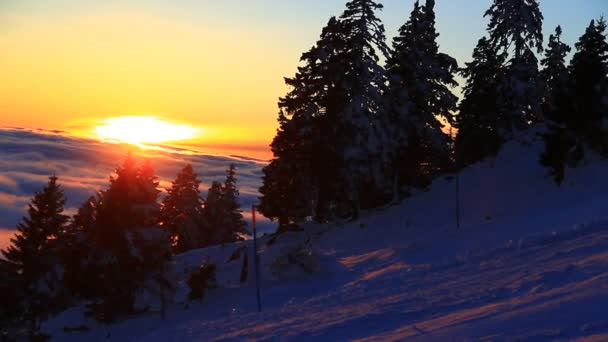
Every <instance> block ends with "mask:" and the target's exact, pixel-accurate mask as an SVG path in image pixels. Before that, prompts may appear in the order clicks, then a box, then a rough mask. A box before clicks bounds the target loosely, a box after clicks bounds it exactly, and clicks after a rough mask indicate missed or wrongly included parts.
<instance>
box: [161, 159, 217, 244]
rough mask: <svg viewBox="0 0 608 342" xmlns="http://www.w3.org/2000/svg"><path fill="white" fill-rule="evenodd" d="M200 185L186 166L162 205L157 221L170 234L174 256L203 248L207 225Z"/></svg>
mask: <svg viewBox="0 0 608 342" xmlns="http://www.w3.org/2000/svg"><path fill="white" fill-rule="evenodd" d="M200 183H201V181H200V180H198V178H197V174H196V173H194V170H193V169H192V165H190V164H188V165H186V166H185V167H184V168H183V169H182V170H181V171H180V172H179V173H178V174H177V177H176V178H175V180H174V181H173V183H172V186H171V188H170V189H168V190H167V197H165V199H164V200H163V202H162V205H161V211H160V221H161V223H162V225H163V228H166V229H168V230H169V231H170V232H171V234H172V236H173V240H174V250H175V252H176V253H182V252H185V251H188V250H191V249H196V248H202V247H204V246H205V237H206V236H207V235H208V234H209V225H208V224H207V221H206V219H205V216H204V205H205V203H204V200H203V198H202V197H201V194H200V190H199V186H200Z"/></svg>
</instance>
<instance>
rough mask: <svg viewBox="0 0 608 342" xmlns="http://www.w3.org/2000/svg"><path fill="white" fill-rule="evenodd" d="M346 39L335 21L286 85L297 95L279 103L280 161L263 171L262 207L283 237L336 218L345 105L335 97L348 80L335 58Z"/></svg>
mask: <svg viewBox="0 0 608 342" xmlns="http://www.w3.org/2000/svg"><path fill="white" fill-rule="evenodd" d="M342 36H343V35H342V24H341V22H340V21H339V20H337V19H336V18H335V17H332V18H331V19H330V20H329V22H328V23H327V26H326V27H325V28H324V29H323V32H322V34H321V38H320V39H319V41H318V42H317V43H316V45H315V46H314V47H312V48H311V49H310V50H309V51H307V52H305V53H304V54H303V55H302V57H301V62H302V64H303V65H302V66H300V67H299V68H298V72H297V73H296V75H295V76H294V77H292V78H286V79H285V83H286V85H288V86H289V87H290V88H291V90H290V91H289V92H288V93H287V94H286V95H285V96H284V97H282V98H281V99H280V100H279V108H280V111H279V117H278V121H279V129H278V130H277V134H276V136H275V138H274V139H273V141H272V144H271V149H272V152H273V155H274V158H273V160H272V161H271V162H270V164H269V165H268V166H266V167H265V168H264V170H263V171H264V183H263V186H262V187H261V188H260V193H261V194H262V196H261V197H260V206H259V210H260V212H261V213H262V214H264V215H265V216H266V217H268V218H270V219H278V220H279V231H285V230H288V229H290V227H292V225H293V224H294V223H295V222H300V221H302V220H304V218H306V217H309V216H315V218H317V219H319V220H320V221H323V220H325V219H326V218H328V217H329V216H330V214H329V213H328V211H329V208H330V207H331V204H330V203H331V202H332V201H333V198H332V197H331V196H330V194H331V193H333V192H334V191H333V186H334V184H332V182H331V179H332V178H335V177H337V176H331V175H333V174H335V170H336V169H337V163H336V158H335V155H336V152H335V149H334V146H333V144H331V143H330V140H331V138H332V135H333V130H334V127H333V122H334V121H335V118H334V117H335V115H333V114H332V113H335V108H336V106H337V105H336V104H337V103H342V102H343V101H342V100H341V97H340V96H339V94H338V92H336V91H334V89H335V88H336V87H337V86H336V85H337V84H338V83H339V82H338V81H336V80H337V79H338V77H340V76H341V74H342V71H341V70H342V69H341V68H342V66H341V65H340V64H339V63H337V58H336V57H335V56H336V53H337V52H336V51H337V50H339V49H340V48H341V47H343V46H344V43H343V37H342ZM330 174H331V175H330Z"/></svg>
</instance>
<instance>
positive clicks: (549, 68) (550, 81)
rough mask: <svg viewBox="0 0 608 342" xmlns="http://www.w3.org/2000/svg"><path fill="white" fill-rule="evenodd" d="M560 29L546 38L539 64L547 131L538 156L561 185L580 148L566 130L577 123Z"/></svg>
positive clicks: (580, 153)
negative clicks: (545, 45)
mask: <svg viewBox="0 0 608 342" xmlns="http://www.w3.org/2000/svg"><path fill="white" fill-rule="evenodd" d="M561 35H562V29H561V27H560V26H558V27H557V28H556V29H555V33H554V34H552V35H550V36H549V44H548V47H547V49H546V50H545V58H544V59H543V60H542V61H541V64H542V65H543V70H542V71H541V79H542V82H543V92H542V94H543V98H542V105H543V115H544V118H545V119H546V120H547V128H548V130H547V132H545V133H544V134H543V140H544V141H545V150H544V151H543V153H542V154H541V156H540V162H541V164H542V165H544V166H546V167H548V168H549V175H551V176H552V177H553V179H554V180H555V181H556V182H557V183H558V184H561V183H562V182H563V180H564V177H565V167H566V165H569V166H572V167H574V166H576V165H577V164H578V162H579V161H580V159H581V158H582V157H583V151H584V150H583V149H582V145H580V144H579V139H578V138H577V136H576V133H575V132H574V131H573V130H571V129H570V127H572V125H576V124H577V122H576V121H577V120H578V119H577V118H576V116H574V115H572V114H573V112H574V107H573V101H572V93H571V89H570V88H571V85H570V75H569V71H568V68H567V67H566V56H567V55H568V53H569V52H570V47H569V46H568V45H566V44H565V43H563V42H562V41H561Z"/></svg>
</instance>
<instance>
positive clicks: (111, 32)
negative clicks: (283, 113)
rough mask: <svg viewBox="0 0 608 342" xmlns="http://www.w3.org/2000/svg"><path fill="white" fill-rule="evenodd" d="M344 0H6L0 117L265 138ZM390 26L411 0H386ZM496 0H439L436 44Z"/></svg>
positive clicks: (581, 24) (465, 35) (235, 141)
mask: <svg viewBox="0 0 608 342" xmlns="http://www.w3.org/2000/svg"><path fill="white" fill-rule="evenodd" d="M345 3H346V1H345V0H214V1H210V0H172V1H170V0H165V1H160V0H130V1H127V0H104V1H99V0H71V1H68V0H0V80H1V82H0V125H11V126H27V127H38V128H52V129H64V130H69V131H79V132H83V131H86V130H88V129H90V127H91V126H92V125H95V124H97V123H98V122H99V120H100V119H101V118H106V117H113V116H121V115H143V114H147V115H157V116H162V117H165V118H168V119H170V120H173V121H179V122H184V123H188V124H191V125H194V126H198V127H203V128H205V132H206V133H205V135H204V136H202V137H201V138H200V139H198V141H197V143H200V144H201V145H204V146H212V145H235V146H241V147H252V148H256V147H265V146H267V145H268V143H269V142H270V140H271V139H272V136H273V135H274V133H275V130H276V114H277V106H276V103H277V98H278V97H279V96H281V95H283V94H284V93H285V91H286V87H285V86H284V84H283V77H284V76H291V75H292V74H293V73H294V72H295V68H296V66H297V65H298V59H299V57H300V55H301V53H302V52H303V51H305V50H307V49H308V48H309V47H311V46H312V45H313V44H314V42H315V41H316V40H317V37H318V36H319V33H320V31H321V28H322V27H323V25H324V24H325V23H326V22H327V19H328V18H329V17H330V16H331V15H339V14H340V13H341V12H342V10H343V7H344V4H345ZM382 3H383V4H384V5H385V9H384V11H383V12H382V13H381V14H380V16H381V17H382V18H383V19H384V21H385V25H386V29H387V36H388V37H392V36H393V35H394V34H395V32H396V30H397V28H398V27H399V26H400V25H401V24H403V23H404V22H405V21H406V20H407V17H408V15H409V12H410V10H411V7H412V4H413V0H385V1H382ZM490 4H491V0H437V25H438V30H439V32H440V33H441V37H440V39H439V42H440V45H441V49H442V50H443V51H444V52H447V53H449V54H451V55H452V56H454V57H455V58H457V59H458V61H459V62H460V63H463V62H465V61H467V60H468V59H469V56H470V55H471V52H472V49H473V47H474V46H475V44H476V42H477V40H478V39H479V38H480V37H481V36H482V35H483V34H484V30H485V26H486V20H485V19H484V18H483V13H484V11H485V10H486V9H487V8H488V7H489V6H490ZM541 6H542V10H543V14H544V16H545V36H546V37H548V34H549V33H550V32H552V31H553V29H554V27H555V26H556V25H557V24H561V25H562V27H563V29H564V35H565V41H566V42H568V43H570V44H572V43H574V42H575V41H576V39H577V38H578V36H580V35H581V34H582V33H583V31H584V29H585V27H586V26H587V25H588V23H589V21H590V20H591V19H593V18H597V17H599V16H600V15H602V14H608V1H606V0H543V1H541Z"/></svg>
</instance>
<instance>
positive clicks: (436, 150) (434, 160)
mask: <svg viewBox="0 0 608 342" xmlns="http://www.w3.org/2000/svg"><path fill="white" fill-rule="evenodd" d="M434 6H435V1H433V0H427V1H426V3H425V5H424V6H420V4H419V2H418V1H417V2H416V3H415V4H414V9H413V11H412V13H411V15H410V18H409V20H408V21H407V22H406V23H405V24H404V25H403V26H402V27H401V28H400V29H399V35H398V36H397V37H395V38H394V40H393V52H392V54H391V56H390V58H389V59H388V61H387V66H386V69H387V70H388V73H389V80H390V91H389V92H388V102H389V110H390V114H391V124H392V129H393V133H392V135H393V141H394V146H395V147H394V148H395V154H394V158H395V163H396V169H397V170H398V171H397V172H398V174H399V176H398V179H400V181H401V183H404V184H406V185H425V184H426V183H427V182H428V181H429V180H430V177H431V176H432V175H433V174H436V173H437V172H439V171H441V170H445V169H446V168H447V166H448V165H447V164H448V162H449V146H448V142H449V141H448V136H447V135H446V134H444V133H443V132H442V128H443V124H442V123H441V122H440V121H439V119H440V118H441V119H443V120H445V121H448V122H452V115H453V112H454V111H455V109H456V104H457V98H456V96H455V95H454V94H453V93H452V92H451V90H450V88H451V87H454V86H456V85H457V83H456V81H455V80H454V76H453V74H454V72H456V71H457V68H458V66H457V63H456V60H455V59H454V58H452V57H450V56H448V55H446V54H444V53H440V52H439V46H438V44H437V37H438V36H439V34H438V33H437V32H436V29H435V10H434Z"/></svg>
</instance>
